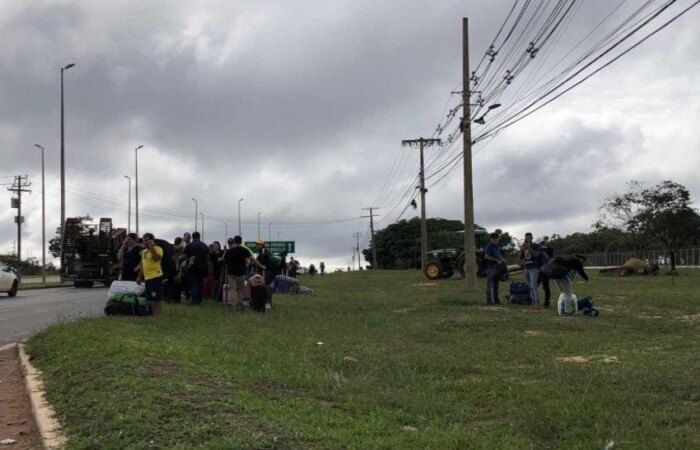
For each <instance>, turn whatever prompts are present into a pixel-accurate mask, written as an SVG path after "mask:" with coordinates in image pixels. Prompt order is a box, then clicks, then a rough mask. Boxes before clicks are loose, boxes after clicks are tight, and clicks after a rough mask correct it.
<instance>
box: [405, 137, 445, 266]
mask: <svg viewBox="0 0 700 450" xmlns="http://www.w3.org/2000/svg"><path fill="white" fill-rule="evenodd" d="M441 143H442V141H440V139H424V138H419V139H407V140H403V141H401V145H402V146H404V147H405V146H408V147H415V146H416V145H418V146H419V147H420V173H419V177H420V186H419V189H420V268H421V270H425V265H426V263H427V262H428V260H427V258H428V226H427V224H426V221H425V193H426V192H428V191H427V189H425V164H424V162H423V148H424V147H432V146H433V145H440V144H441Z"/></svg>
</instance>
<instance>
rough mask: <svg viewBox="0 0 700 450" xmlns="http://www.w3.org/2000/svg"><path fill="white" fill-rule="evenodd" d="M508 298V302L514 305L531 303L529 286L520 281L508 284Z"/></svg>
mask: <svg viewBox="0 0 700 450" xmlns="http://www.w3.org/2000/svg"><path fill="white" fill-rule="evenodd" d="M509 292H510V296H509V297H508V301H509V302H510V303H514V304H516V305H529V304H530V303H531V302H532V301H531V299H530V286H529V285H528V284H527V283H523V282H520V281H511V282H510V289H509Z"/></svg>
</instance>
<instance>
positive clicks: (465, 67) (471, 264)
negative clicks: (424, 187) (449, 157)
mask: <svg viewBox="0 0 700 450" xmlns="http://www.w3.org/2000/svg"><path fill="white" fill-rule="evenodd" d="M462 83H463V84H464V87H463V88H462V104H463V108H464V109H463V117H462V124H461V127H462V133H463V134H464V158H463V159H464V272H465V277H464V282H465V285H466V288H467V291H474V290H476V243H475V242H474V184H473V178H472V128H471V105H470V103H471V90H470V87H469V83H470V77H469V19H468V18H466V17H464V18H462Z"/></svg>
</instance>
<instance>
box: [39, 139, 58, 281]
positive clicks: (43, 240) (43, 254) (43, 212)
mask: <svg viewBox="0 0 700 450" xmlns="http://www.w3.org/2000/svg"><path fill="white" fill-rule="evenodd" d="M34 146H35V147H37V148H40V149H41V282H42V283H43V284H46V196H45V192H46V189H44V180H45V177H44V147H42V146H41V145H39V144H34ZM61 253H63V252H61Z"/></svg>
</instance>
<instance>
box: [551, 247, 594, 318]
mask: <svg viewBox="0 0 700 450" xmlns="http://www.w3.org/2000/svg"><path fill="white" fill-rule="evenodd" d="M585 261H586V256H585V255H574V256H567V257H561V256H557V257H555V258H552V259H551V260H550V261H549V262H548V263H547V264H545V265H544V266H542V273H544V274H545V275H546V276H548V277H549V278H551V279H552V280H554V282H555V283H556V285H557V287H558V288H559V290H560V291H561V293H562V294H564V299H563V301H564V311H563V314H566V305H568V304H569V303H570V302H571V299H572V296H573V280H574V277H576V274H579V275H580V276H581V278H583V279H584V280H586V281H588V274H587V273H586V271H585V270H584V269H583V264H584V262H585ZM560 313H562V312H560Z"/></svg>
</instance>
